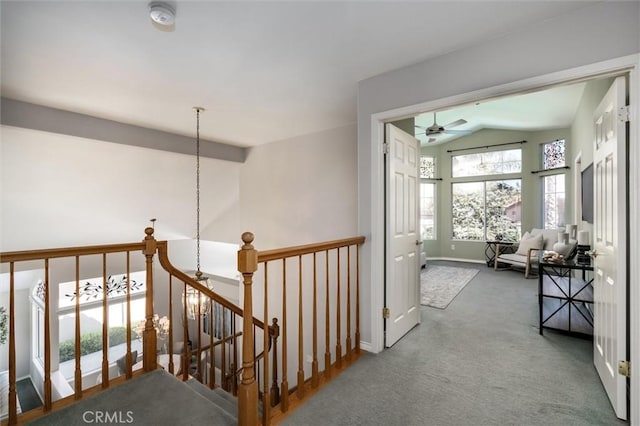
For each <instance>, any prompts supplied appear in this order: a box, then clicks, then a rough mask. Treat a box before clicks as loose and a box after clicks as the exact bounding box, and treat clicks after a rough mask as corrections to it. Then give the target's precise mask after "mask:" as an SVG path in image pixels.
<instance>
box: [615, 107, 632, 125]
mask: <svg viewBox="0 0 640 426" xmlns="http://www.w3.org/2000/svg"><path fill="white" fill-rule="evenodd" d="M618 120H620V122H622V123H626V122H627V121H629V120H631V107H630V106H629V105H627V106H622V107H620V108H619V109H618Z"/></svg>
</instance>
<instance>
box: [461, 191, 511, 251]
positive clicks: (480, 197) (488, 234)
mask: <svg viewBox="0 0 640 426" xmlns="http://www.w3.org/2000/svg"><path fill="white" fill-rule="evenodd" d="M521 197H522V181H521V179H510V180H495V181H485V182H464V183H453V184H452V198H451V201H452V203H451V206H452V228H453V235H452V237H453V239H455V240H470V241H484V240H496V239H503V240H508V241H517V240H518V238H519V237H520V229H521V225H520V217H521V209H522V198H521Z"/></svg>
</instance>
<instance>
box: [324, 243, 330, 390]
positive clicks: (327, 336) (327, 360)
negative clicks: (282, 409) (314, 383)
mask: <svg viewBox="0 0 640 426" xmlns="http://www.w3.org/2000/svg"><path fill="white" fill-rule="evenodd" d="M325 278H326V281H327V282H326V286H325V291H326V295H325V304H324V306H325V315H324V317H325V328H324V335H325V344H324V374H325V375H326V377H327V379H328V378H329V377H331V310H330V309H329V305H330V304H331V303H330V299H329V250H327V251H326V252H325Z"/></svg>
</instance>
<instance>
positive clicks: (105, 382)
mask: <svg viewBox="0 0 640 426" xmlns="http://www.w3.org/2000/svg"><path fill="white" fill-rule="evenodd" d="M107 295H108V293H107V254H106V253H103V254H102V389H106V388H108V387H109V301H108V300H107Z"/></svg>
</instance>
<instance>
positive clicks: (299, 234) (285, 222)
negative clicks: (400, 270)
mask: <svg viewBox="0 0 640 426" xmlns="http://www.w3.org/2000/svg"><path fill="white" fill-rule="evenodd" d="M356 185H357V161H356V127H355V125H351V126H347V127H342V128H338V129H333V130H328V131H325V132H320V133H314V134H311V135H306V136H302V137H298V138H294V139H289V140H284V141H281V142H274V143H270V144H266V145H262V146H258V147H255V148H252V149H251V151H249V154H248V155H247V159H246V162H245V164H244V165H243V166H242V172H241V175H240V195H241V197H240V198H241V202H240V204H241V212H242V213H241V217H242V220H241V223H242V228H243V230H245V231H251V232H253V233H254V234H255V237H256V240H255V243H254V245H255V246H256V248H258V249H269V248H276V247H286V246H290V245H297V244H308V243H312V242H319V241H326V240H332V239H338V238H345V237H349V236H355V235H356V232H357V210H356V209H357V192H356V191H357V187H356Z"/></svg>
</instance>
